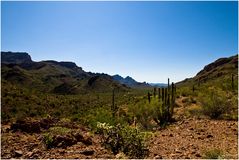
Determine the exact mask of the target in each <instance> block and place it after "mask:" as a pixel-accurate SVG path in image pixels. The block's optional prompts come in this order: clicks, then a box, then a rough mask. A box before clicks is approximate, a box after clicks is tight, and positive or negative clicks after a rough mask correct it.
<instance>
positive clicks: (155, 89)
mask: <svg viewBox="0 0 239 160" xmlns="http://www.w3.org/2000/svg"><path fill="white" fill-rule="evenodd" d="M155 97H156V88H154V98H155Z"/></svg>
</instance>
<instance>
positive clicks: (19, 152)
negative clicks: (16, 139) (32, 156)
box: [14, 150, 23, 157]
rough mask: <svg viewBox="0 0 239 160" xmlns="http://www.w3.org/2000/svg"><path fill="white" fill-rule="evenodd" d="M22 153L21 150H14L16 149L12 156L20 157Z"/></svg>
mask: <svg viewBox="0 0 239 160" xmlns="http://www.w3.org/2000/svg"><path fill="white" fill-rule="evenodd" d="M22 154H23V153H22V151H20V150H16V151H15V152H14V157H21V156H22Z"/></svg>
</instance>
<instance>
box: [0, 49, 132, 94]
mask: <svg viewBox="0 0 239 160" xmlns="http://www.w3.org/2000/svg"><path fill="white" fill-rule="evenodd" d="M1 57H2V61H1V67H2V71H1V73H2V81H5V82H9V83H13V84H17V85H21V86H23V87H26V88H31V89H36V90H39V91H45V92H54V93H59V94H79V93H85V92H89V91H94V92H95V91H96V92H105V91H111V90H112V89H113V88H116V89H118V90H122V91H124V90H127V89H128V87H126V86H125V85H122V84H120V83H118V82H116V81H114V80H113V78H112V77H111V76H109V75H107V74H98V73H90V72H85V71H84V70H83V69H82V68H81V67H78V66H77V65H76V64H75V63H73V62H57V61H52V60H49V61H40V62H34V61H32V60H31V57H30V55H29V54H28V53H24V52H23V53H22V52H1Z"/></svg>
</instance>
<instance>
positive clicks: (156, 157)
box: [154, 155, 163, 159]
mask: <svg viewBox="0 0 239 160" xmlns="http://www.w3.org/2000/svg"><path fill="white" fill-rule="evenodd" d="M154 159H163V157H162V156H161V155H156V156H155V157H154Z"/></svg>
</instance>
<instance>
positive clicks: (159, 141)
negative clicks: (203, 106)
mask: <svg viewBox="0 0 239 160" xmlns="http://www.w3.org/2000/svg"><path fill="white" fill-rule="evenodd" d="M182 100H183V98H179V99H177V104H178V107H177V108H175V117H176V122H174V123H172V124H171V125H169V126H168V127H166V128H165V129H160V130H158V131H156V132H155V133H154V136H153V137H152V138H151V139H150V141H149V151H150V154H149V156H148V157H146V158H150V159H153V158H156V159H201V158H203V156H204V154H205V153H206V152H207V151H211V150H213V149H219V150H221V151H222V153H223V157H222V158H230V159H238V122H237V121H226V120H210V119H207V118H195V117H190V116H189V117H188V116H184V113H185V110H186V109H187V108H188V107H195V106H193V105H195V104H192V105H191V106H187V105H185V104H184V103H183V102H182ZM9 128H10V124H5V125H2V126H1V129H2V130H1V131H2V134H1V158H3V159H8V158H25V159H29V158H31V159H41V158H44V159H46V158H52V159H53V158H54V159H58V158H61V159H63V158H64V159H75V158H82V159H88V158H90V159H95V158H101V159H114V158H116V156H115V155H114V154H113V153H112V152H111V151H109V150H107V149H105V148H104V147H103V146H101V144H100V138H99V137H98V136H97V135H94V136H93V135H89V132H88V131H87V130H82V131H81V134H82V135H84V136H87V137H90V138H91V140H92V144H90V145H86V144H84V143H82V142H77V143H76V144H74V145H71V146H68V147H65V148H52V149H46V147H45V146H44V144H43V143H42V134H41V133H25V132H19V131H17V132H12V131H11V130H9Z"/></svg>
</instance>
